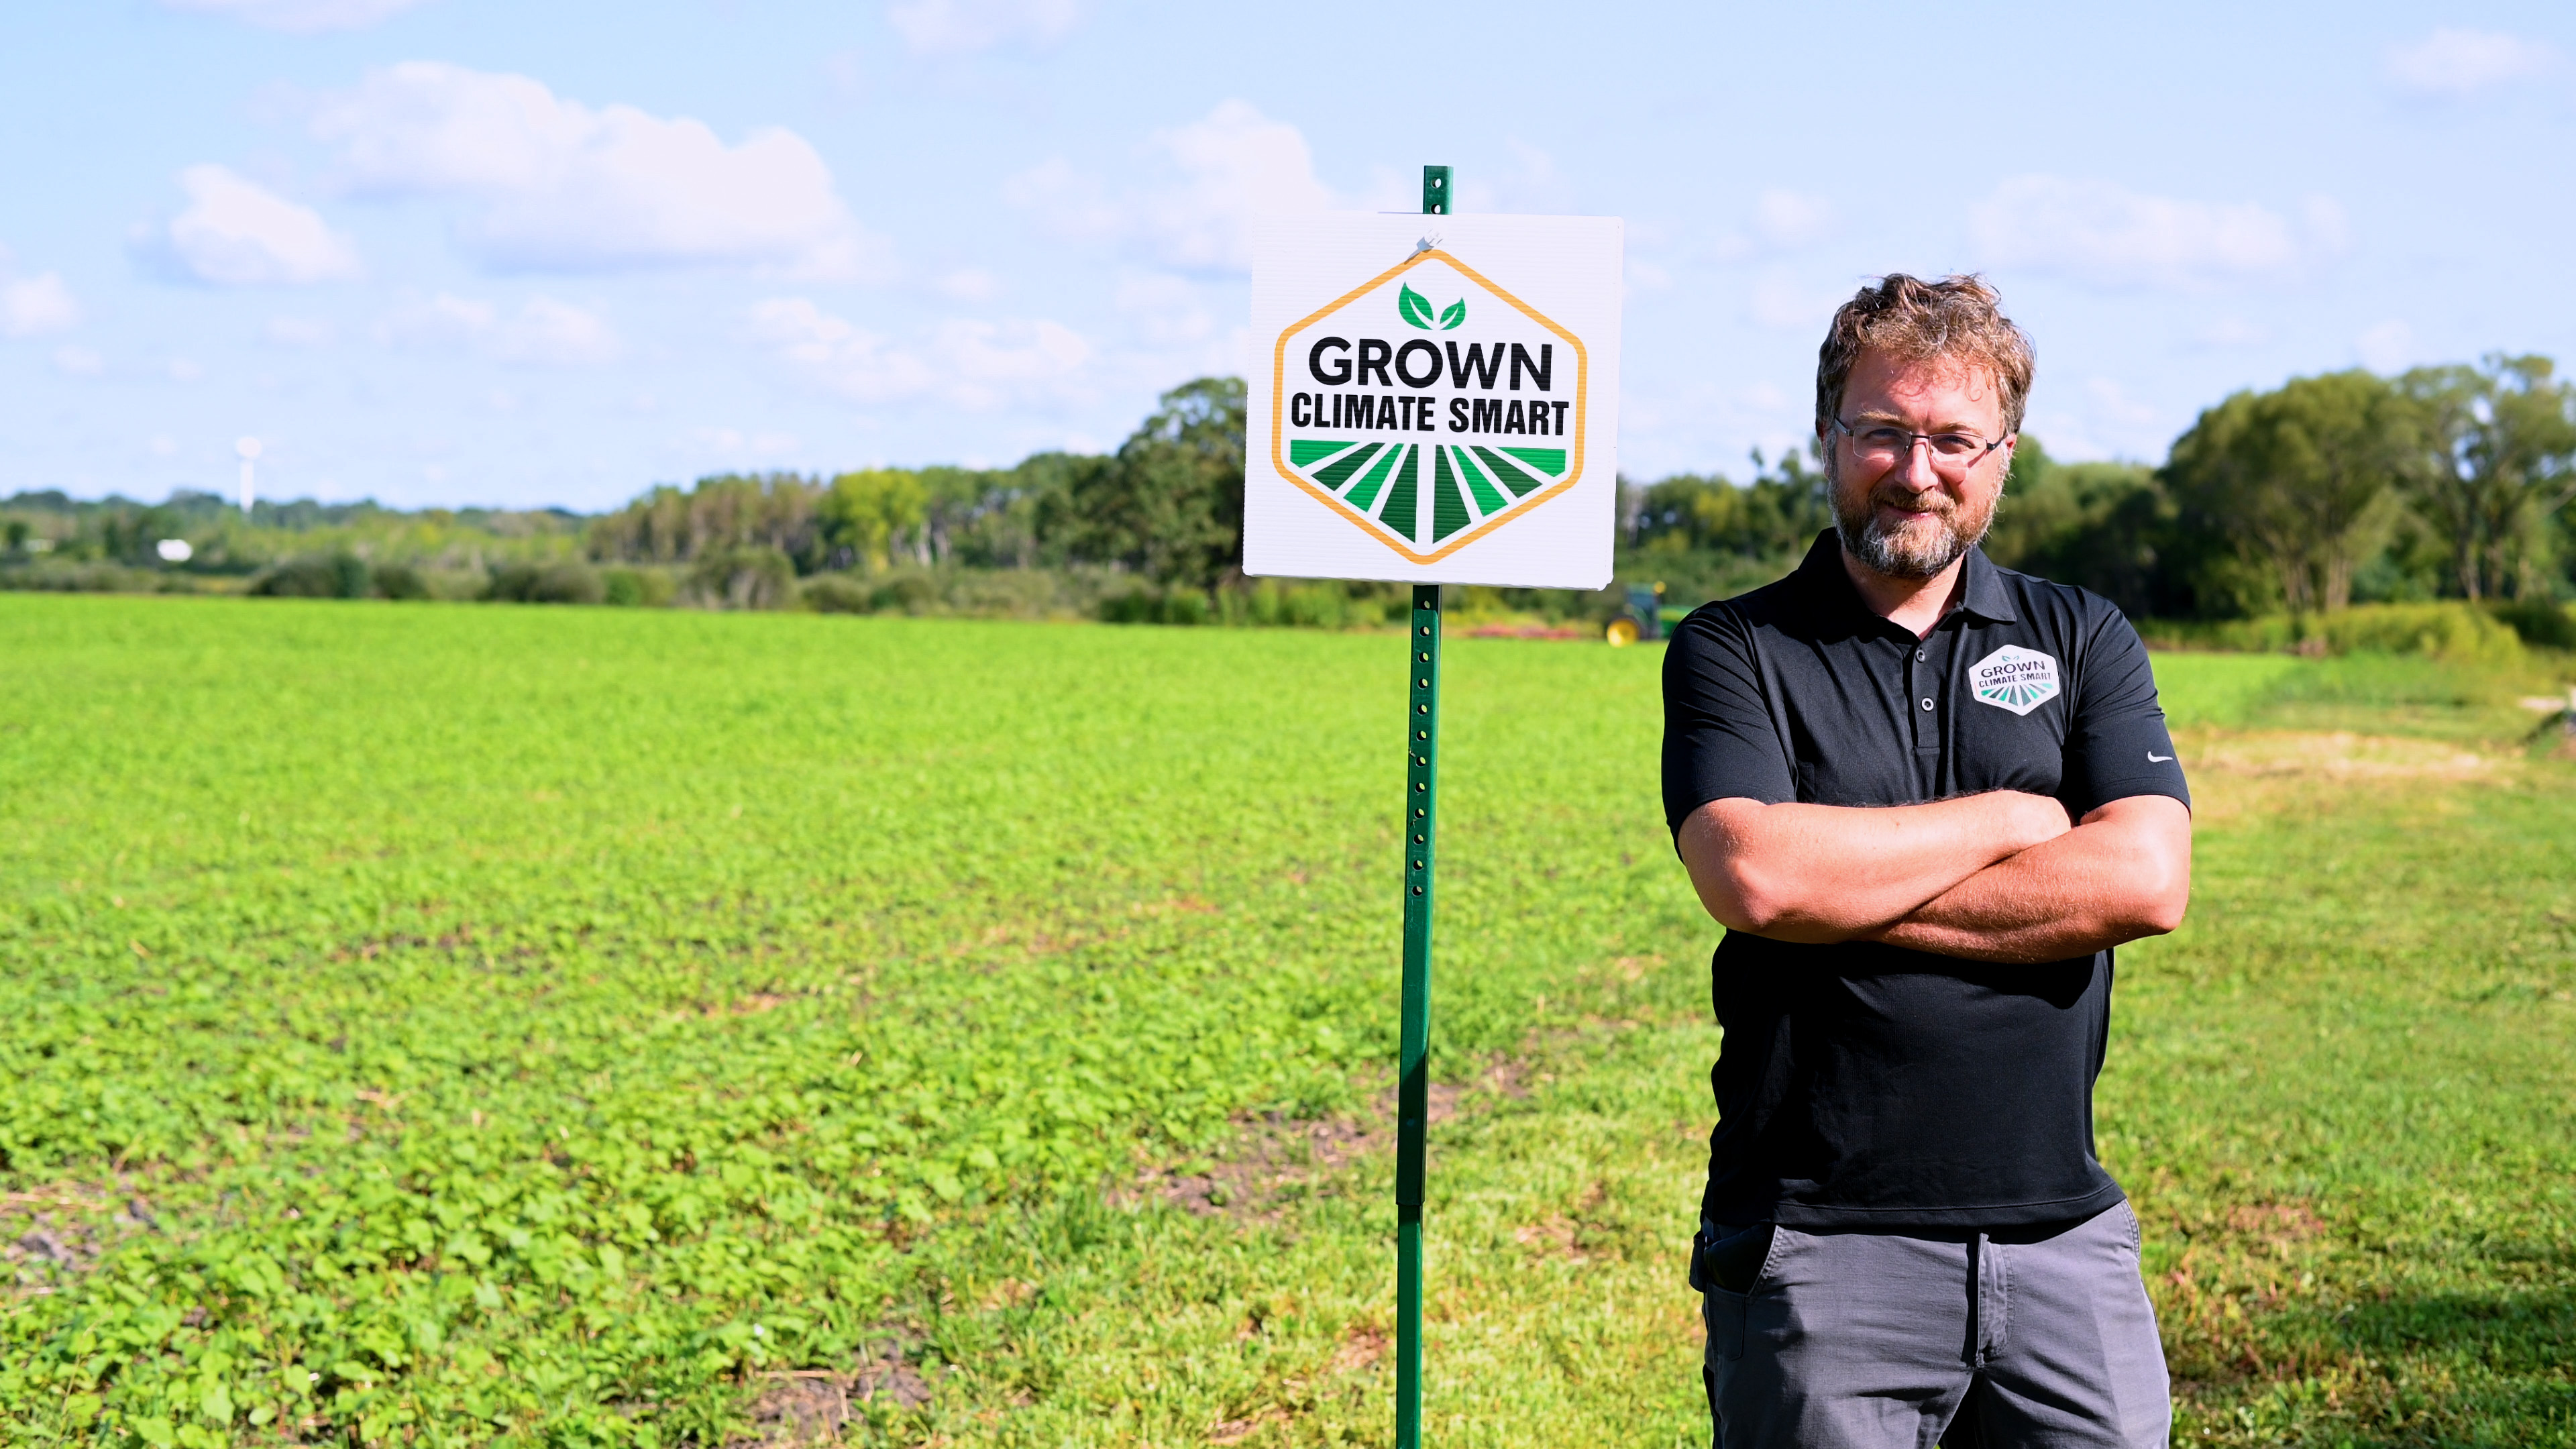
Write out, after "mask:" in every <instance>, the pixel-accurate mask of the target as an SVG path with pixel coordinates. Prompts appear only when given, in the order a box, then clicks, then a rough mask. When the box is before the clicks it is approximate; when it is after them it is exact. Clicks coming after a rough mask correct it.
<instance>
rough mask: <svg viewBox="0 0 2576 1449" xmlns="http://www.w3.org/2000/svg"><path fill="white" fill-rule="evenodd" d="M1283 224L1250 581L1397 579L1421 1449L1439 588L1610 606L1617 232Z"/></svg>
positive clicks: (1403, 1258)
mask: <svg viewBox="0 0 2576 1449" xmlns="http://www.w3.org/2000/svg"><path fill="white" fill-rule="evenodd" d="M1450 188H1451V179H1450V174H1449V168H1448V167H1446V166H1426V167H1424V168H1422V213H1423V214H1422V215H1420V216H1413V215H1408V214H1395V215H1364V214H1363V215H1347V214H1327V215H1308V216H1293V217H1276V218H1272V219H1270V220H1268V221H1265V222H1263V223H1262V224H1261V225H1260V226H1259V227H1258V228H1256V231H1255V236H1254V246H1253V263H1252V330H1253V336H1254V340H1255V342H1256V344H1257V345H1258V346H1259V347H1260V348H1261V350H1262V366H1263V367H1264V368H1266V375H1263V376H1256V378H1255V380H1254V383H1253V386H1252V388H1251V389H1250V391H1251V397H1250V398H1249V400H1248V401H1249V408H1248V413H1249V416H1248V417H1247V418H1246V446H1245V449H1244V452H1245V455H1246V456H1245V459H1244V497H1243V568H1244V572H1245V573H1248V574H1256V575H1279V576H1287V577H1294V578H1334V579H1398V580H1403V581H1406V582H1409V583H1411V584H1412V585H1413V586H1414V587H1413V615H1412V622H1411V627H1410V629H1409V630H1408V632H1407V634H1406V641H1407V649H1406V654H1407V659H1406V675H1407V678H1408V680H1409V684H1408V696H1409V697H1408V699H1407V702H1406V709H1405V736H1406V740H1405V782H1404V789H1405V796H1404V985H1403V996H1402V1005H1401V1012H1402V1018H1401V1028H1400V1030H1399V1032H1398V1041H1399V1046H1398V1049H1397V1077H1396V1084H1397V1085H1396V1164H1395V1221H1396V1227H1395V1234H1396V1237H1395V1243H1396V1248H1395V1263H1396V1272H1395V1281H1396V1289H1395V1297H1396V1314H1395V1322H1396V1328H1395V1384H1396V1400H1395V1442H1396V1445H1397V1449H1418V1446H1419V1445H1420V1443H1421V1440H1422V1197H1423V1191H1422V1189H1423V1179H1424V1154H1423V1138H1424V1132H1425V1129H1426V1128H1427V1126H1428V1125H1429V1124H1428V1121H1427V1118H1428V1108H1429V1103H1430V1075H1429V1066H1428V1062H1429V1056H1430V1046H1431V906H1432V900H1433V895H1432V864H1433V860H1434V856H1433V849H1432V848H1433V846H1434V844H1435V843H1436V842H1437V840H1438V829H1437V827H1438V824H1439V819H1440V803H1439V802H1440V791H1439V759H1440V586H1441V585H1443V584H1497V585H1502V586H1504V587H1513V588H1554V589H1598V588H1601V587H1603V586H1604V585H1606V584H1608V583H1609V582H1610V548H1611V538H1612V529H1613V526H1614V517H1615V513H1616V505H1617V498H1618V477H1619V461H1618V437H1619V301H1620V252H1621V245H1622V226H1621V223H1620V222H1619V221H1618V220H1617V219H1616V218H1611V217H1585V216H1473V217H1461V216H1456V215H1452V214H1451V212H1450V207H1449V196H1450Z"/></svg>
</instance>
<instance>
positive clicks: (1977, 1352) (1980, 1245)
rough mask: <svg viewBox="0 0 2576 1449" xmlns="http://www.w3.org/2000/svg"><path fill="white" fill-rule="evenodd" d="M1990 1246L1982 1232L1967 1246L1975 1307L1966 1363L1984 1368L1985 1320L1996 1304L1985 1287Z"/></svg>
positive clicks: (1970, 1283)
mask: <svg viewBox="0 0 2576 1449" xmlns="http://www.w3.org/2000/svg"><path fill="white" fill-rule="evenodd" d="M1991 1246H1992V1244H1991V1243H1989V1242H1988V1241H1987V1238H1986V1235H1985V1234H1984V1233H1979V1234H1977V1240H1976V1241H1975V1242H1974V1243H1972V1244H1970V1245H1969V1248H1968V1281H1969V1286H1970V1291H1972V1292H1974V1293H1975V1294H1976V1308H1975V1310H1974V1313H1973V1316H1972V1317H1971V1318H1970V1320H1969V1327H1968V1332H1969V1343H1970V1345H1971V1349H1972V1351H1971V1353H1970V1355H1969V1358H1968V1363H1969V1366H1970V1367H1972V1368H1984V1367H1985V1366H1986V1353H1987V1343H1988V1339H1987V1334H1986V1328H1987V1322H1988V1320H1989V1319H1990V1318H1991V1317H1992V1316H1993V1314H1994V1311H1995V1309H1996V1307H1997V1306H1998V1305H1997V1304H1996V1303H1995V1301H1994V1295H1993V1294H1991V1293H1989V1292H1988V1291H1987V1288H1986V1284H1987V1281H1988V1278H1989V1274H1988V1272H1987V1252H1988V1250H1989V1248H1991Z"/></svg>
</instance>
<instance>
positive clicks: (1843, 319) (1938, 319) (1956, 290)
mask: <svg viewBox="0 0 2576 1449" xmlns="http://www.w3.org/2000/svg"><path fill="white" fill-rule="evenodd" d="M2002 304H2003V299H2002V298H2001V297H2000V296H1998V295H1996V293H1995V289H1994V288H1992V287H1990V286H1988V285H1986V279H1985V278H1983V277H1980V276H1976V275H1974V274H1970V275H1968V276H1963V277H1943V278H1942V279H1941V280H1939V281H1937V282H1927V281H1924V280H1923V279H1921V278H1920V277H1909V276H1907V275H1905V274H1904V273H1903V272H1890V273H1888V274H1887V275H1886V276H1884V277H1881V278H1879V279H1878V283H1877V285H1875V286H1869V287H1863V288H1861V289H1860V291H1859V292H1857V293H1855V294H1854V295H1853V297H1852V299H1851V300H1850V301H1848V302H1845V303H1844V304H1843V305H1842V306H1841V307H1840V308H1839V309H1837V310H1836V311H1835V313H1834V323H1833V326H1832V327H1831V328H1830V329H1829V330H1827V332H1826V333H1825V345H1824V346H1823V347H1821V348H1819V349H1817V353H1816V431H1817V432H1818V433H1822V432H1823V431H1824V430H1825V428H1826V427H1827V426H1828V425H1829V424H1831V423H1832V422H1833V420H1834V419H1835V418H1837V417H1840V416H1841V415H1842V408H1843V388H1844V387H1845V386H1846V385H1848V384H1849V383H1850V381H1851V371H1852V366H1853V364H1854V363H1856V362H1858V361H1859V360H1860V354H1861V351H1862V349H1864V348H1871V347H1875V348H1879V349H1881V350H1883V351H1886V352H1890V353H1893V354H1895V356H1896V357H1897V358H1898V359H1899V360H1901V361H1905V362H1929V361H1931V360H1932V359H1934V358H1936V357H1938V358H1947V359H1949V360H1951V361H1954V362H1964V363H1967V364H1969V365H1971V366H1974V367H1981V368H1984V369H1985V370H1986V371H1988V372H1991V373H1993V374H1994V378H1995V383H1996V387H1997V389H1998V391H1999V392H2000V393H2001V396H2000V397H1999V398H1998V399H1997V401H1998V402H1999V403H2000V404H2001V405H2002V408H2003V419H2004V431H2005V432H2006V433H2018V432H2020V431H2021V414H2022V408H2023V407H2024V406H2025V405H2026V404H2028V403H2029V401H2030V375H2031V368H2032V364H2033V358H2032V354H2031V347H2030V337H2029V334H2027V333H2025V332H2023V331H2022V330H2021V329H2020V328H2019V327H2016V326H2014V325H2013V321H2012V319H2011V318H2009V317H2006V316H2005V315H2004V314H2003V305H2002Z"/></svg>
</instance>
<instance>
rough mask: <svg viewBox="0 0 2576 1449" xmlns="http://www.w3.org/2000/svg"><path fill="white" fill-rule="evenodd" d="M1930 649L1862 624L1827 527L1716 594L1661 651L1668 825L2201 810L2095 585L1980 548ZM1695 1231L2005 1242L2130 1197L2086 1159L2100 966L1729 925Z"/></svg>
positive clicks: (2103, 981)
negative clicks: (1832, 814)
mask: <svg viewBox="0 0 2576 1449" xmlns="http://www.w3.org/2000/svg"><path fill="white" fill-rule="evenodd" d="M1964 571H1965V575H1966V578H1965V582H1964V586H1963V587H1962V589H1961V591H1960V596H1959V603H1958V606H1957V607H1956V608H1954V609H1953V610H1951V612H1950V613H1949V615H1948V616H1947V617H1945V618H1944V619H1942V621H1941V622H1940V624H1939V625H1938V626H1937V627H1935V628H1934V629H1933V631H1932V633H1931V634H1930V635H1929V636H1928V637H1926V638H1924V639H1921V640H1917V639H1916V638H1915V637H1914V635H1913V634H1912V633H1911V632H1909V631H1907V630H1905V629H1903V628H1900V627H1899V626H1897V625H1895V624H1891V623H1889V622H1888V621H1887V620H1885V619H1883V618H1881V617H1879V616H1878V615H1877V614H1874V613H1872V612H1870V610H1869V608H1868V607H1867V606H1866V605H1864V604H1863V603H1862V602H1861V598H1860V594H1859V591H1858V590H1856V589H1854V588H1853V587H1852V582H1851V579H1850V577H1849V576H1848V575H1846V574H1845V573H1844V572H1843V562H1842V546H1841V543H1840V542H1839V540H1838V539H1837V538H1836V537H1835V535H1834V534H1833V533H1832V532H1831V531H1830V530H1828V531H1827V532H1826V533H1824V534H1823V535H1821V536H1819V537H1818V538H1817V540H1816V542H1815V546H1814V547H1812V548H1810V549H1809V550H1808V551H1807V557H1806V560H1805V562H1803V563H1801V564H1800V565H1799V566H1798V571H1797V572H1796V573H1794V574H1791V575H1790V576H1789V577H1787V578H1785V579H1782V580H1781V581H1779V582H1778V583H1775V584H1772V585H1771V586H1769V587H1768V588H1762V589H1756V590H1754V591H1753V592H1752V593H1749V594H1746V595H1743V596H1742V597H1740V598H1735V599H1730V600H1727V601H1726V602H1724V603H1718V604H1709V605H1707V606H1705V607H1703V608H1701V609H1699V610H1698V611H1696V612H1694V613H1693V614H1692V615H1691V616H1690V617H1689V618H1688V619H1685V620H1684V621H1682V623H1681V625H1680V627H1678V628H1677V629H1675V630H1674V632H1673V639H1672V645H1671V648H1670V650H1669V652H1668V653H1667V654H1666V656H1665V659H1664V771H1663V772H1664V813H1665V816H1666V819H1667V822H1668V823H1669V824H1670V825H1671V826H1672V827H1673V828H1674V829H1675V830H1676V831H1678V830H1679V829H1680V827H1681V823H1682V820H1683V818H1684V817H1685V816H1687V815H1689V814H1690V812H1692V811H1693V810H1696V809H1698V808H1699V807H1700V806H1701V805H1703V804H1706V803H1707V802H1709V801H1711V800H1723V799H1730V798H1734V797H1739V796H1740V797H1743V798H1746V799H1752V800H1760V801H1762V802H1764V803H1766V804H1771V803H1777V802H1779V801H1784V800H1799V801H1805V802H1808V803H1811V804H1818V805H1861V806H1867V805H1910V804H1917V803H1921V802H1924V801H1929V800H1942V799H1948V798H1951V797H1954V796H1960V795H1974V794H1980V793H1983V792H1985V791H1989V790H2022V791H2027V792H2029V793H2031V794H2035V795H2053V796H2055V797H2056V798H2057V799H2059V800H2061V801H2063V802H2064V803H2065V805H2066V809H2067V813H2068V815H2069V817H2070V818H2073V819H2077V820H2080V819H2082V818H2083V817H2084V815H2085V814H2086V813H2087V812H2089V811H2091V810H2092V809H2093V808H2094V807H2096V806H2098V805H2101V804H2103V803H2105V802H2107V801H2111V800H2118V799H2123V798H2125V797H2128V796H2132V795H2169V796H2172V797H2173V798H2174V799H2177V800H2180V801H2182V802H2183V803H2185V804H2186V805H2187V804H2189V803H2190V801H2191V796H2190V794H2189V793H2188V791H2187V790H2186V789H2185V788H2184V784H2183V777H2182V767H2181V766H2180V765H2179V764H2177V763H2176V762H2175V760H2174V754H2175V751H2174V747H2173V740H2172V737H2171V736H2170V735H2168V734H2167V733H2166V731H2165V720H2164V711H2163V710H2162V709H2160V708H2159V707H2158V706H2157V703H2156V685H2155V677H2154V675H2153V673H2152V672H2151V671H2150V669H2149V667H2148V663H2147V651H2146V648H2145V646H2143V645H2142V644H2140V643H2139V641H2138V635H2137V631H2136V630H2134V629H2132V628H2130V627H2129V622H2128V620H2126V619H2124V618H2122V617H2121V616H2120V611H2119V610H2118V609H2116V608H2114V607H2113V606H2112V605H2111V604H2110V603H2109V602H2108V601H2106V600H2104V599H2102V598H2101V597H2099V596H2098V595H2094V594H2090V593H2087V592H2085V591H2084V590H2082V589H2077V588H2070V587H2067V586H2066V585H2063V584H2053V583H2050V582H2048V581H2047V580H2045V579H2035V578H2031V577H2030V576H2028V575H2026V574H2018V573H2013V572H2011V571H2009V570H2006V569H2000V568H1997V567H1995V565H1994V564H1993V563H1992V562H1991V561H1989V560H1988V559H1987V558H1986V556H1985V554H1984V552H1983V551H1982V550H1976V549H1971V550H1970V551H1969V553H1968V555H1967V561H1966V564H1965V570H1964ZM1711 974H1712V978H1713V981H1712V992H1711V994H1712V996H1713V998H1714V1000H1715V1003H1716V1007H1717V1019H1718V1024H1719V1025H1720V1026H1721V1027H1723V1028H1724V1029H1725V1033H1726V1036H1725V1043H1724V1045H1723V1047H1722V1048H1721V1049H1720V1054H1719V1057H1718V1061H1717V1066H1716V1068H1715V1070H1713V1071H1712V1072H1711V1073H1710V1074H1709V1080H1710V1085H1711V1086H1712V1087H1713V1088H1715V1090H1716V1094H1717V1107H1718V1124H1717V1130H1716V1131H1715V1132H1714V1133H1712V1134H1711V1135H1710V1138H1709V1182H1708V1194H1707V1197H1706V1198H1705V1199H1704V1200H1703V1205H1702V1216H1703V1217H1704V1218H1705V1219H1706V1220H1707V1221H1710V1222H1715V1223H1751V1222H1759V1221H1763V1220H1766V1219H1768V1220H1772V1221H1777V1222H1782V1223H1788V1224H1792V1225H1795V1226H1800V1227H1813V1226H1837V1227H1858V1226H1877V1227H1888V1228H1903V1227H1908V1226H1923V1227H2003V1226H2018V1225H2025V1224H2032V1223H2048V1222H2057V1221H2062V1220H2067V1219H2073V1218H2081V1217H2086V1216H2090V1215H2091V1214H2093V1213H2096V1212H2099V1211H2101V1210H2102V1209H2104V1208H2107V1207H2109V1206H2110V1205H2111V1204H2113V1203H2115V1202H2117V1201H2119V1200H2120V1187H2119V1184H2117V1183H2115V1182H2113V1181H2112V1180H2111V1177H2110V1174H2108V1173H2106V1172H2104V1171H2103V1170H2102V1166H2101V1164H2100V1163H2098V1162H2096V1161H2095V1160H2094V1158H2093V1079H2094V1077H2095V1076H2096V1075H2097V1074H2098V1073H2099V1072H2100V1071H2101V1067H2102V1049H2103V1042H2104V1038H2105V1036H2106V1034H2107V1032H2108V1030H2109V1027H2110V1018H2111V953H2110V952H2108V951H2102V952H2099V953H2096V954H2095V955H2092V956H2088V957H2083V958H2080V959H2077V960H2072V961H2056V962H2050V963H2048V964H2045V965H2038V966H1999V965H1990V964H1987V963H1985V962H1979V961H1969V960H1964V959H1961V958H1958V957H1953V956H1936V955H1932V954H1929V953H1927V952H1921V951H1908V950H1903V949H1900V948H1898V947H1894V946H1885V945H1880V944H1877V943H1875V942H1850V943H1844V944H1838V945H1799V944H1795V943H1791V942H1785V941H1774V940H1770V939H1768V938H1765V937H1761V936H1754V935H1749V934H1747V933H1745V932H1742V931H1729V932H1728V933H1727V934H1726V937H1725V939H1724V940H1723V941H1721V942H1720V943H1719V944H1718V948H1717V955H1716V958H1715V959H1714V961H1713V962H1712V963H1711Z"/></svg>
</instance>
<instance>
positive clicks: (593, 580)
mask: <svg viewBox="0 0 2576 1449" xmlns="http://www.w3.org/2000/svg"><path fill="white" fill-rule="evenodd" d="M607 596H608V590H607V588H606V586H605V585H603V584H602V583H601V582H600V578H599V572H598V570H596V569H593V568H592V567H591V566H590V565H588V564H585V563H577V562H574V561H572V560H569V559H567V560H562V561H559V562H555V563H511V564H503V565H502V566H501V567H499V568H497V569H494V570H493V571H492V585H491V587H490V588H488V589H486V590H485V591H484V594H483V597H485V598H487V599H491V600H494V601H496V602H499V603H505V604H596V603H599V602H600V601H602V600H603V599H605V598H606V597H607Z"/></svg>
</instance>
